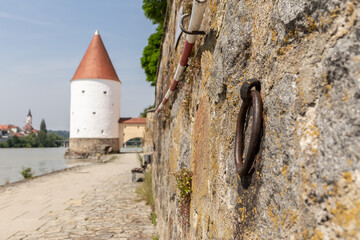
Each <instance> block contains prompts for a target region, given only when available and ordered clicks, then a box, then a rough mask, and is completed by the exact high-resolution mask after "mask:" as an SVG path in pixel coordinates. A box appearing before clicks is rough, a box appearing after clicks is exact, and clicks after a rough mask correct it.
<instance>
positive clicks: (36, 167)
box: [0, 147, 88, 185]
mask: <svg viewBox="0 0 360 240" xmlns="http://www.w3.org/2000/svg"><path fill="white" fill-rule="evenodd" d="M65 151H66V148H62V147H61V148H0V185H3V184H5V183H6V182H9V183H12V182H16V181H19V180H22V179H23V176H22V175H21V173H20V172H21V171H22V168H23V167H30V168H31V169H32V171H33V172H35V176H38V175H42V174H45V173H49V172H52V171H56V170H61V169H64V168H68V167H72V166H76V165H83V164H88V163H87V162H85V161H81V160H72V159H65V158H64V153H65Z"/></svg>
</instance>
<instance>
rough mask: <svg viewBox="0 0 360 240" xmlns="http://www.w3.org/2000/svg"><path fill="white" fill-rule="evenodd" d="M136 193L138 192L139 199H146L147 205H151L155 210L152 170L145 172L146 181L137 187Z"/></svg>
mask: <svg viewBox="0 0 360 240" xmlns="http://www.w3.org/2000/svg"><path fill="white" fill-rule="evenodd" d="M135 193H136V194H137V199H136V200H137V201H145V203H146V205H150V207H151V210H152V211H154V208H155V206H154V195H153V191H152V176H151V171H148V172H145V173H144V181H143V182H142V183H140V185H139V186H138V187H137V188H136V189H135Z"/></svg>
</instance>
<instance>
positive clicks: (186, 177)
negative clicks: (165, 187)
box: [174, 168, 192, 202]
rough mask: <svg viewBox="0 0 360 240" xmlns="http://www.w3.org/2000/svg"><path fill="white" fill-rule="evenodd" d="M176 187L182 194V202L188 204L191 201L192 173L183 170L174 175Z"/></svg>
mask: <svg viewBox="0 0 360 240" xmlns="http://www.w3.org/2000/svg"><path fill="white" fill-rule="evenodd" d="M174 176H175V181H176V186H177V188H178V190H179V193H180V202H187V201H188V200H190V199H191V193H192V188H191V180H192V172H191V171H189V170H187V169H185V168H182V169H180V170H179V171H177V172H175V173H174Z"/></svg>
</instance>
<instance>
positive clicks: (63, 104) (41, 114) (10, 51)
mask: <svg viewBox="0 0 360 240" xmlns="http://www.w3.org/2000/svg"><path fill="white" fill-rule="evenodd" d="M0 6H1V7H0V124H14V125H17V126H19V127H23V126H24V125H25V122H26V115H27V113H28V111H29V109H31V113H32V116H33V127H34V128H36V129H39V126H40V122H41V120H42V119H45V122H46V126H47V128H48V129H51V130H69V125H70V79H71V78H72V77H73V75H74V73H75V71H76V69H77V67H78V65H79V63H80V61H81V59H82V57H83V55H84V54H85V51H86V49H87V47H88V46H89V44H90V41H91V39H92V37H93V35H94V33H95V30H96V29H98V30H99V33H100V35H101V38H102V40H103V42H104V44H105V47H106V49H107V51H108V54H109V56H110V58H111V60H112V63H113V65H114V67H115V70H116V72H117V74H118V76H119V78H120V80H121V81H122V86H121V117H138V116H139V114H140V112H142V110H143V109H144V108H145V107H148V106H149V105H152V104H153V103H154V95H155V89H154V87H151V86H150V83H148V82H146V81H145V79H146V76H145V74H144V71H143V69H142V68H141V65H140V58H141V56H142V51H143V49H144V47H145V46H146V45H147V39H148V37H149V36H150V34H152V33H153V32H155V28H156V26H155V25H153V24H152V23H151V22H150V20H148V19H146V18H145V16H144V13H143V10H142V8H141V6H142V0H102V1H95V0H32V1H28V0H16V1H14V0H0Z"/></svg>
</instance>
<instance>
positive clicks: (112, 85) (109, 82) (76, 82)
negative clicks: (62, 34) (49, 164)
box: [70, 30, 121, 153]
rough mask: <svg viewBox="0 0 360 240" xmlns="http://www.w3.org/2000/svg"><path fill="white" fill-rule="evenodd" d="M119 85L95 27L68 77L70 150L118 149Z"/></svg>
mask: <svg viewBox="0 0 360 240" xmlns="http://www.w3.org/2000/svg"><path fill="white" fill-rule="evenodd" d="M120 86H121V82H120V79H119V78H118V76H117V74H116V72H115V69H114V66H113V65H112V63H111V60H110V57H109V55H108V53H107V51H106V49H105V46H104V44H103V42H102V40H101V37H100V34H99V32H98V31H97V30H96V32H95V35H94V37H93V39H92V40H91V42H90V45H89V47H88V49H87V50H86V53H85V55H84V57H83V59H82V60H81V62H80V65H79V67H78V68H77V70H76V72H75V75H74V77H73V78H72V79H71V100H70V102H71V103H70V151H71V152H75V153H96V152H100V151H101V150H102V149H103V148H104V147H105V146H110V147H111V148H112V150H113V152H119V133H118V120H119V118H120Z"/></svg>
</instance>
